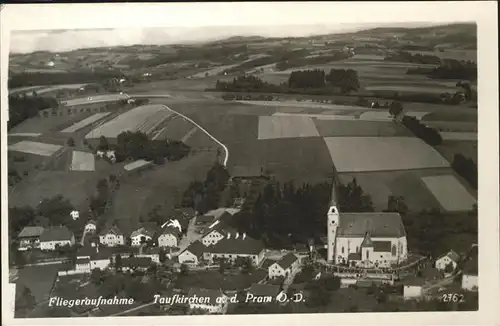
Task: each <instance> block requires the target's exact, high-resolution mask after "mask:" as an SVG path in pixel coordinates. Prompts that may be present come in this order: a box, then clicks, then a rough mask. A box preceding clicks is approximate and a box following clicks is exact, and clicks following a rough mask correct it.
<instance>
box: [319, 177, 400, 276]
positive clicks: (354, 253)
mask: <svg viewBox="0 0 500 326" xmlns="http://www.w3.org/2000/svg"><path fill="white" fill-rule="evenodd" d="M327 221H328V222H327V223H328V224H327V229H328V234H327V235H328V242H327V260H328V261H329V262H333V263H335V264H344V265H349V266H357V267H365V268H372V267H390V266H391V265H397V264H399V263H401V262H403V261H404V260H406V258H407V256H408V249H407V239H406V230H405V228H404V225H403V221H402V219H401V215H400V214H399V213H393V212H382V213H378V212H377V213H372V212H363V213H341V212H339V210H338V208H337V194H336V186H335V185H334V186H333V188H332V195H331V202H330V209H329V210H328V214H327Z"/></svg>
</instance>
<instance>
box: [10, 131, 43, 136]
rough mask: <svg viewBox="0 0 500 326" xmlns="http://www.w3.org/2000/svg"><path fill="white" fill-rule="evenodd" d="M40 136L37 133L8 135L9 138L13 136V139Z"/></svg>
mask: <svg viewBox="0 0 500 326" xmlns="http://www.w3.org/2000/svg"><path fill="white" fill-rule="evenodd" d="M40 135H41V133H37V132H17V133H13V134H9V136H14V137H38V136H40Z"/></svg>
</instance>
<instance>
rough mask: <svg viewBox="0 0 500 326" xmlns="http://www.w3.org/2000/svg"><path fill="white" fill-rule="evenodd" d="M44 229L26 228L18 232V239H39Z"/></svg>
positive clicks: (39, 227)
mask: <svg viewBox="0 0 500 326" xmlns="http://www.w3.org/2000/svg"><path fill="white" fill-rule="evenodd" d="M43 230H44V228H43V227H41V226H27V227H25V228H24V229H23V230H22V231H21V232H19V235H18V236H17V237H18V238H31V237H39V236H41V235H42V233H43Z"/></svg>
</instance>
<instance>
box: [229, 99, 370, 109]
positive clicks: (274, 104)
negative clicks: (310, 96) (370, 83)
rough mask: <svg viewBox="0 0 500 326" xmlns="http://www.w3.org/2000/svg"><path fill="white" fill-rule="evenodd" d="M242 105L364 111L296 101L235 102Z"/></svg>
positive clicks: (348, 107)
mask: <svg viewBox="0 0 500 326" xmlns="http://www.w3.org/2000/svg"><path fill="white" fill-rule="evenodd" d="M237 102H239V103H243V104H250V105H260V106H270V107H296V108H306V109H309V108H318V109H326V110H328V109H331V110H356V111H359V110H360V109H365V108H362V107H359V106H349V105H337V104H322V103H314V102H312V101H311V102H307V101H303V102H297V101H237Z"/></svg>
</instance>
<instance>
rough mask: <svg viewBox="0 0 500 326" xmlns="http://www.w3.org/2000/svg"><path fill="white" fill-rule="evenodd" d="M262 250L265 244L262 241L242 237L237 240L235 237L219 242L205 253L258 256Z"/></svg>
mask: <svg viewBox="0 0 500 326" xmlns="http://www.w3.org/2000/svg"><path fill="white" fill-rule="evenodd" d="M262 250H264V244H263V242H262V241H260V240H256V239H253V238H250V237H248V236H246V237H245V239H243V237H242V236H241V235H240V237H239V238H237V239H236V238H235V237H234V235H233V236H231V237H230V238H229V239H228V238H224V239H221V240H219V241H218V242H217V243H216V244H215V245H213V246H210V247H207V248H206V250H205V251H206V252H210V253H214V254H248V255H257V254H259V253H260V252H262Z"/></svg>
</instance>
